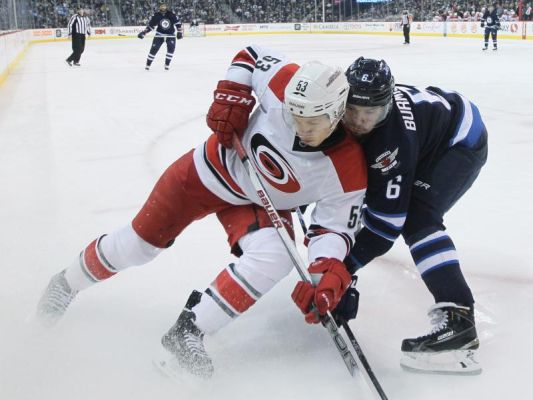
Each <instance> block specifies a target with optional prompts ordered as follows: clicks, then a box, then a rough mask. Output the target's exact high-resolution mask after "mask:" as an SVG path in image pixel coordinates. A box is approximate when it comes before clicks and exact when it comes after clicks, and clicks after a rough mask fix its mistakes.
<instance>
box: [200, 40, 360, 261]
mask: <svg viewBox="0 0 533 400" xmlns="http://www.w3.org/2000/svg"><path fill="white" fill-rule="evenodd" d="M298 68H299V66H298V65H297V64H293V63H289V62H288V61H287V59H286V57H285V56H284V55H282V54H279V53H278V52H276V51H271V50H269V49H266V48H261V47H259V46H255V45H253V46H249V47H246V49H244V50H242V51H240V52H239V53H238V54H237V55H236V56H235V58H234V59H233V62H232V64H231V66H230V68H229V69H228V72H227V74H226V79H227V80H230V81H234V82H238V83H241V84H244V85H248V86H250V87H252V90H253V92H254V93H255V95H256V97H257V100H258V107H256V109H255V110H254V112H253V113H252V116H251V117H250V121H249V124H248V128H247V130H246V132H245V133H244V136H243V138H242V143H243V146H244V148H245V150H246V152H247V154H248V157H249V158H250V160H251V162H252V163H254V164H255V166H256V167H257V170H258V171H259V174H260V178H261V180H262V182H263V184H264V185H265V188H266V189H267V191H268V194H269V196H270V197H271V199H272V202H273V204H274V206H275V207H276V209H278V210H289V209H293V208H296V207H298V206H301V205H306V204H312V203H315V208H314V210H313V213H312V215H311V226H310V227H309V231H308V235H307V239H308V248H309V253H308V255H309V261H314V260H315V259H316V258H319V257H333V258H336V259H339V260H343V259H344V257H345V256H346V255H347V254H348V252H349V250H350V248H351V246H352V244H353V240H354V235H355V232H356V230H357V228H358V225H359V224H358V222H359V212H360V210H361V206H362V203H363V198H364V195H365V190H366V184H367V174H366V164H365V159H364V155H363V152H362V150H361V148H360V146H359V144H357V143H356V142H355V140H353V139H352V138H351V137H349V135H347V134H345V133H344V131H343V129H342V128H340V129H337V130H336V131H335V132H334V133H333V134H332V135H331V136H330V137H329V138H327V139H326V140H325V141H324V142H323V143H322V144H321V145H320V146H319V147H316V148H315V147H309V146H306V145H305V144H302V143H301V142H300V141H299V140H298V137H297V136H296V133H295V131H294V128H293V127H291V124H290V122H288V121H287V116H286V115H285V116H284V106H283V99H284V90H285V86H286V85H287V83H288V82H289V80H290V79H291V77H292V76H293V75H294V73H295V72H296V71H297V70H298ZM286 112H287V111H285V113H286ZM194 162H195V166H196V169H197V171H198V174H199V176H200V179H201V181H202V183H203V184H204V185H205V186H206V187H207V188H208V189H209V190H210V191H212V192H213V193H215V194H216V195H217V196H218V197H220V198H222V199H223V200H225V201H227V202H229V203H231V204H235V205H242V204H250V202H253V203H256V204H259V205H261V202H260V201H259V198H258V196H257V194H256V191H255V189H254V187H253V185H252V182H251V181H250V178H249V176H248V174H247V172H246V170H245V169H244V167H243V165H242V163H241V161H240V159H239V157H238V155H237V153H236V151H235V150H233V149H230V150H228V149H226V148H224V147H223V146H222V145H220V144H219V143H218V141H217V139H216V136H215V135H212V136H211V137H210V138H209V139H208V140H207V141H206V142H205V143H204V145H203V146H200V147H198V148H196V149H195V151H194Z"/></svg>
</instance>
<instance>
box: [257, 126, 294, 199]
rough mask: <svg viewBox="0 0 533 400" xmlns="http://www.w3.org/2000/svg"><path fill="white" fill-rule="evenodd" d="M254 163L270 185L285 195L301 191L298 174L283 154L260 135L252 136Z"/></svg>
mask: <svg viewBox="0 0 533 400" xmlns="http://www.w3.org/2000/svg"><path fill="white" fill-rule="evenodd" d="M250 147H251V150H252V157H251V159H252V160H253V163H254V164H255V165H256V167H257V169H258V171H259V173H260V174H261V175H262V176H263V178H265V179H266V180H267V181H268V183H269V184H270V185H271V186H273V187H275V188H276V189H278V190H280V191H282V192H285V193H295V192H297V191H299V190H300V183H299V182H298V180H297V179H296V173H295V172H294V170H293V169H292V167H291V166H290V164H289V163H288V161H287V160H286V159H285V158H284V157H283V156H282V155H281V153H280V152H279V151H278V150H277V149H276V148H275V147H274V146H272V144H270V142H269V141H268V140H267V139H266V138H265V137H264V136H263V135H261V134H260V133H256V134H254V135H253V136H252V140H251V142H250Z"/></svg>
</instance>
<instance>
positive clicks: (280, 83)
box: [268, 64, 300, 102]
mask: <svg viewBox="0 0 533 400" xmlns="http://www.w3.org/2000/svg"><path fill="white" fill-rule="evenodd" d="M299 68H300V66H299V65H298V64H287V65H285V66H283V67H282V68H280V70H279V71H278V72H276V74H275V75H274V76H273V77H272V78H271V79H270V82H268V87H269V88H270V90H272V93H274V95H275V96H276V97H277V98H278V99H279V101H281V102H283V100H284V99H285V87H286V86H287V84H288V83H289V81H290V80H291V78H292V77H293V75H294V74H295V73H296V71H298V69H299Z"/></svg>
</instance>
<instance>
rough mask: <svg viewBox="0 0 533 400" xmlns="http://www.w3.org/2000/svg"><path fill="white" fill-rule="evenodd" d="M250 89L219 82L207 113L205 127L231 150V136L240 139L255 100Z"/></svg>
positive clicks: (230, 82) (227, 82) (233, 83)
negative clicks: (236, 136) (234, 135)
mask: <svg viewBox="0 0 533 400" xmlns="http://www.w3.org/2000/svg"><path fill="white" fill-rule="evenodd" d="M251 93H252V88H251V87H249V86H246V85H242V84H240V83H236V82H232V81H219V82H218V85H217V89H216V90H215V92H214V96H213V97H214V100H213V104H211V107H210V108H209V111H208V112H207V118H206V119H207V126H209V127H210V128H211V129H212V130H213V132H215V134H216V135H217V138H218V141H219V142H220V143H221V144H222V145H223V146H224V147H226V148H228V149H231V147H232V146H233V145H232V139H233V134H234V133H236V134H237V135H239V137H241V136H242V135H243V134H244V131H245V130H246V127H247V126H248V117H249V116H250V113H251V112H252V110H253V108H254V105H255V99H254V97H253V96H252V95H251Z"/></svg>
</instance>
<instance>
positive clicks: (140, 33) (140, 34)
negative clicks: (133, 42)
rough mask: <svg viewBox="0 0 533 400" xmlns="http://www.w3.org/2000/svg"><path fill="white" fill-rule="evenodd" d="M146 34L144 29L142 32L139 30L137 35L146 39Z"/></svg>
mask: <svg viewBox="0 0 533 400" xmlns="http://www.w3.org/2000/svg"><path fill="white" fill-rule="evenodd" d="M144 35H146V33H145V32H144V31H142V32H139V34H138V35H137V37H138V38H139V39H144Z"/></svg>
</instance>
